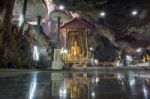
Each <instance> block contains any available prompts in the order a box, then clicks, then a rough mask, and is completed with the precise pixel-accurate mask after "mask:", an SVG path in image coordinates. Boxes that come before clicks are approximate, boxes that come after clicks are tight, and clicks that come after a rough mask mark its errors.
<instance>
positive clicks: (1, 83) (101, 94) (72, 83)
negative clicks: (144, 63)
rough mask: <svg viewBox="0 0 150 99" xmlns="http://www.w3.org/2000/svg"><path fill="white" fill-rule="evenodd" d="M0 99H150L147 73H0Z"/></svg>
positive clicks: (149, 82)
mask: <svg viewBox="0 0 150 99" xmlns="http://www.w3.org/2000/svg"><path fill="white" fill-rule="evenodd" d="M0 99H150V73H149V71H138V72H137V71H136V72H133V71H126V72H112V71H111V72H108V71H106V72H105V71H103V72H102V71H101V72H100V71H90V72H81V71H79V72H71V71H70V72H63V71H57V72H54V71H36V70H33V71H32V70H29V71H28V70H21V71H19V70H18V71H16V70H15V71H13V70H10V71H9V70H7V71H1V72H0Z"/></svg>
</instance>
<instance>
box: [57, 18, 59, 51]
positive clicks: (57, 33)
mask: <svg viewBox="0 0 150 99" xmlns="http://www.w3.org/2000/svg"><path fill="white" fill-rule="evenodd" d="M57 22H58V26H57V48H58V49H59V48H60V17H58V18H57Z"/></svg>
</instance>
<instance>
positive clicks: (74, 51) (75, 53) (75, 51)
mask: <svg viewBox="0 0 150 99" xmlns="http://www.w3.org/2000/svg"><path fill="white" fill-rule="evenodd" d="M71 54H72V55H73V56H75V57H77V58H79V57H80V55H81V48H80V46H79V45H78V43H77V41H74V42H73V46H72V47H71Z"/></svg>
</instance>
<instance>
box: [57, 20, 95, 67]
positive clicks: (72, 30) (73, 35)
mask: <svg viewBox="0 0 150 99" xmlns="http://www.w3.org/2000/svg"><path fill="white" fill-rule="evenodd" d="M92 27H93V25H92V24H91V23H90V22H88V21H87V20H85V19H83V18H74V19H71V20H70V21H68V22H65V23H64V24H62V25H61V27H60V31H61V41H62V45H63V46H62V47H63V48H65V49H67V53H66V54H65V62H66V63H76V64H88V59H89V54H88V50H89V46H88V35H89V34H90V32H91V29H92Z"/></svg>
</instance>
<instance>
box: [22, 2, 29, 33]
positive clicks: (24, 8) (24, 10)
mask: <svg viewBox="0 0 150 99" xmlns="http://www.w3.org/2000/svg"><path fill="white" fill-rule="evenodd" d="M27 3H28V0H24V3H23V10H22V17H23V23H22V24H21V27H20V33H21V34H22V32H23V28H24V22H25V16H26V10H27Z"/></svg>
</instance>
